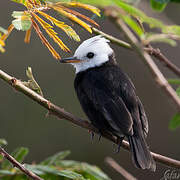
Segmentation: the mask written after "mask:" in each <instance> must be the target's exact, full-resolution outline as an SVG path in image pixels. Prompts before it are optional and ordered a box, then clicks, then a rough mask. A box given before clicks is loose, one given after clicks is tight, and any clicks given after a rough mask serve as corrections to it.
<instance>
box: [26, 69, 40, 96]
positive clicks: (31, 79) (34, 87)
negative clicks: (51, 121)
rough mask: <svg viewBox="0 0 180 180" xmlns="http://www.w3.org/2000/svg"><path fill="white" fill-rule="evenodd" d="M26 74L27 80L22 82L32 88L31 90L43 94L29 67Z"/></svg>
mask: <svg viewBox="0 0 180 180" xmlns="http://www.w3.org/2000/svg"><path fill="white" fill-rule="evenodd" d="M26 75H27V77H28V78H29V80H28V82H23V84H24V85H25V86H27V87H28V88H30V89H32V90H33V91H35V92H36V93H38V94H39V95H41V96H43V92H42V90H41V88H40V86H39V84H38V83H37V82H36V80H35V78H34V76H33V73H32V68H31V67H28V68H27V70H26Z"/></svg>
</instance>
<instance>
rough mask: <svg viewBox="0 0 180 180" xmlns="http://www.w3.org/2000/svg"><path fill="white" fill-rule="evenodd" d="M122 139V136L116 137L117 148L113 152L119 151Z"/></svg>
mask: <svg viewBox="0 0 180 180" xmlns="http://www.w3.org/2000/svg"><path fill="white" fill-rule="evenodd" d="M123 139H124V136H123V137H117V142H116V143H117V149H116V150H115V151H114V152H115V153H119V151H120V148H121V145H122V141H123Z"/></svg>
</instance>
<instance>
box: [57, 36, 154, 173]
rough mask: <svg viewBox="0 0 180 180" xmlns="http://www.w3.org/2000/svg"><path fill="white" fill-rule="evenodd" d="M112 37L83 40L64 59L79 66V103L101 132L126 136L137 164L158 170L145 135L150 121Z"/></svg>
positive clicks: (77, 69)
mask: <svg viewBox="0 0 180 180" xmlns="http://www.w3.org/2000/svg"><path fill="white" fill-rule="evenodd" d="M108 42H109V40H107V39H105V38H104V37H102V36H95V37H93V38H90V39H88V40H86V41H84V42H83V43H82V44H81V45H80V46H79V47H78V48H77V50H76V51H75V54H74V56H73V57H70V58H65V59H62V60H61V61H60V62H62V63H70V64H72V65H73V66H74V67H75V69H76V77H75V81H74V87H75V90H76V93H77V96H78V99H79V101H80V104H81V106H82V108H83V110H84V112H85V113H86V115H87V116H88V118H89V120H90V121H91V123H92V124H93V125H94V126H95V127H96V128H97V129H98V130H99V132H100V133H101V132H103V131H106V132H109V133H111V134H112V135H114V136H116V137H117V138H118V139H119V140H120V143H121V142H122V140H123V139H124V137H127V139H128V141H129V143H130V148H131V152H132V153H131V154H132V160H133V162H134V164H135V166H136V167H138V168H141V169H150V170H152V171H155V169H156V164H155V161H154V160H153V157H152V156H151V154H150V151H149V148H148V146H147V144H146V141H145V138H146V136H147V133H148V121H147V117H146V114H145V111H144V108H143V105H142V103H141V101H140V99H139V98H138V96H137V95H136V93H135V87H134V85H133V83H132V82H131V80H130V79H129V77H128V76H127V75H126V74H125V73H123V72H122V71H121V69H120V67H119V66H118V65H117V62H116V59H115V56H114V51H113V50H112V48H111V47H110V46H109V44H108Z"/></svg>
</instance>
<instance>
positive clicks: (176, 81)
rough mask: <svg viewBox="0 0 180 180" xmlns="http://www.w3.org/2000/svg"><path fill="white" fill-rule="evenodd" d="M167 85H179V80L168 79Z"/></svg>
mask: <svg viewBox="0 0 180 180" xmlns="http://www.w3.org/2000/svg"><path fill="white" fill-rule="evenodd" d="M168 83H170V84H176V85H180V79H168Z"/></svg>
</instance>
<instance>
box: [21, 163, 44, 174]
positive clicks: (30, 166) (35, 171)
mask: <svg viewBox="0 0 180 180" xmlns="http://www.w3.org/2000/svg"><path fill="white" fill-rule="evenodd" d="M24 166H25V168H27V169H28V170H29V171H32V172H33V173H35V174H37V175H38V176H41V175H44V172H42V171H40V170H37V169H36V165H29V164H24Z"/></svg>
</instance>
